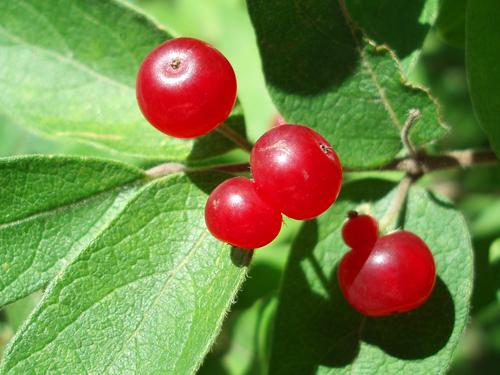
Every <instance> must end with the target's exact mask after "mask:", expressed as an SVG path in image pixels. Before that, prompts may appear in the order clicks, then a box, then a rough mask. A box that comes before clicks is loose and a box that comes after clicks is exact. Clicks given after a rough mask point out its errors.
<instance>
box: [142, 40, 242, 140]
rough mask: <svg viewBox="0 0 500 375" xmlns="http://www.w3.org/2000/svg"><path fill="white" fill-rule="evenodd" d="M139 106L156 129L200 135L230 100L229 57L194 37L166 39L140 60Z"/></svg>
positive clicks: (225, 114)
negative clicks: (141, 61)
mask: <svg viewBox="0 0 500 375" xmlns="http://www.w3.org/2000/svg"><path fill="white" fill-rule="evenodd" d="M136 94H137V101H138V103H139V107H140V108H141V111H142V113H143V114H144V116H145V117H146V119H147V120H148V121H149V122H150V123H151V124H152V125H153V126H154V127H155V128H157V129H158V130H160V131H162V132H164V133H166V134H168V135H171V136H173V137H179V138H193V137H198V136H201V135H204V134H206V133H208V132H210V131H211V130H213V129H214V128H216V127H217V126H218V125H220V124H221V123H223V122H224V121H225V120H226V118H227V117H228V116H229V114H230V112H231V110H232V108H233V105H234V103H235V100H236V77H235V74H234V71H233V68H232V67H231V64H230V63H229V61H228V60H227V59H226V58H225V57H224V55H222V53H220V52H219V51H218V50H216V49H215V48H214V47H212V46H211V45H209V44H207V43H205V42H203V41H201V40H198V39H194V38H175V39H170V40H168V41H166V42H165V43H163V44H162V45H160V46H159V47H157V48H156V49H154V50H153V51H152V52H151V53H150V54H149V55H148V56H147V57H146V58H145V59H144V61H143V63H142V65H141V67H140V70H139V73H138V76H137V84H136Z"/></svg>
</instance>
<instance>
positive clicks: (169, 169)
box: [146, 150, 500, 178]
mask: <svg viewBox="0 0 500 375" xmlns="http://www.w3.org/2000/svg"><path fill="white" fill-rule="evenodd" d="M498 163H500V160H498V158H497V157H496V155H495V154H494V153H493V151H489V150H463V151H450V152H447V153H444V154H441V155H434V156H433V155H419V156H418V161H415V160H414V159H413V158H411V157H406V158H400V159H395V160H393V161H392V162H390V163H389V164H386V165H384V166H382V167H381V168H379V169H350V168H344V171H345V172H366V171H377V170H379V171H402V172H406V173H407V174H409V175H410V176H413V177H415V176H419V175H420V174H421V173H422V172H423V173H429V172H433V171H438V170H443V169H450V168H469V167H472V166H474V165H480V164H498ZM210 171H213V172H226V173H246V172H250V164H248V163H240V164H221V165H212V166H207V167H188V166H185V165H183V164H179V163H164V164H160V165H157V166H155V167H153V168H151V169H148V170H147V171H146V175H147V176H148V177H150V178H159V177H164V176H167V175H169V174H172V173H178V172H187V173H190V172H191V173H193V172H210Z"/></svg>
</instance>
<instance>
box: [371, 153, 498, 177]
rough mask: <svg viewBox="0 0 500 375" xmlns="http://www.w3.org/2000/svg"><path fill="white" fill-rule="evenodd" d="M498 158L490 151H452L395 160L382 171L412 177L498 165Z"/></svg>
mask: <svg viewBox="0 0 500 375" xmlns="http://www.w3.org/2000/svg"><path fill="white" fill-rule="evenodd" d="M499 162H500V160H498V158H497V156H496V155H495V153H494V152H493V151H490V150H461V151H450V152H446V153H443V154H440V155H418V156H417V158H416V159H414V158H413V157H406V158H399V159H394V160H393V161H391V162H390V163H388V164H386V165H384V166H382V167H381V168H380V170H383V171H391V170H398V171H402V172H406V173H408V174H410V175H414V176H415V175H418V174H421V173H429V172H433V171H439V170H443V169H450V168H464V169H465V168H470V167H472V166H475V165H480V164H497V163H499Z"/></svg>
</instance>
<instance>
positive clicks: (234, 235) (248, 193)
mask: <svg viewBox="0 0 500 375" xmlns="http://www.w3.org/2000/svg"><path fill="white" fill-rule="evenodd" d="M205 222H206V224H207V228H208V230H209V231H210V233H212V235H213V236H214V237H216V238H218V239H219V240H221V241H224V242H227V243H229V244H231V245H233V246H237V247H241V248H244V249H255V248H259V247H262V246H265V245H267V244H268V243H270V242H271V241H272V240H274V239H275V238H276V236H277V235H278V233H279V232H280V229H281V224H282V217H281V213H280V212H279V211H278V210H277V209H275V208H273V207H271V206H270V205H269V204H268V203H267V202H266V201H264V200H263V199H262V198H261V197H260V196H259V195H258V194H257V191H256V190H255V185H254V183H253V181H251V180H249V179H247V178H244V177H233V178H231V179H229V180H226V181H224V182H223V183H222V184H220V185H219V186H217V188H215V190H214V191H213V192H212V193H211V194H210V196H209V197H208V200H207V203H206V206H205Z"/></svg>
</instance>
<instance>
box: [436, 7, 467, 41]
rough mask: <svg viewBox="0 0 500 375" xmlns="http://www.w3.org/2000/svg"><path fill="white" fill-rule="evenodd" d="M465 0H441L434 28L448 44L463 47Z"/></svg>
mask: <svg viewBox="0 0 500 375" xmlns="http://www.w3.org/2000/svg"><path fill="white" fill-rule="evenodd" d="M466 7H467V0H441V5H440V7H439V16H438V18H437V20H436V29H437V30H438V32H439V35H440V36H441V38H443V39H444V40H445V41H446V42H447V43H448V44H450V45H452V46H454V47H458V48H463V47H464V44H465V10H466Z"/></svg>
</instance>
